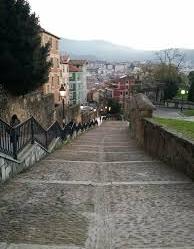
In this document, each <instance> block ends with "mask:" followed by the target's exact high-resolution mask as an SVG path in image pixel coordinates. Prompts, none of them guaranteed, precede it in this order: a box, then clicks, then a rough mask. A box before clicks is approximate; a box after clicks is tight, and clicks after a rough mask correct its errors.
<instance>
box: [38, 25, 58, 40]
mask: <svg viewBox="0 0 194 249" xmlns="http://www.w3.org/2000/svg"><path fill="white" fill-rule="evenodd" d="M40 32H41V33H45V34H48V35H51V36H53V37H55V38H57V39H58V40H60V39H61V38H60V37H58V36H56V35H53V34H52V33H50V32H48V31H46V30H45V29H43V28H41V30H40Z"/></svg>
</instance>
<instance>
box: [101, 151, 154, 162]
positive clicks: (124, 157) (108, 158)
mask: <svg viewBox="0 0 194 249" xmlns="http://www.w3.org/2000/svg"><path fill="white" fill-rule="evenodd" d="M118 159H120V160H121V161H123V162H124V161H146V160H152V158H151V157H150V156H148V155H147V154H145V153H144V152H142V153H139V152H137V153H135V152H134V151H132V152H128V153H126V152H120V153H104V159H103V161H105V162H114V161H118Z"/></svg>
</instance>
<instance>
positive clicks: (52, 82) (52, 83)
mask: <svg viewBox="0 0 194 249" xmlns="http://www.w3.org/2000/svg"><path fill="white" fill-rule="evenodd" d="M51 85H52V86H54V77H52V81H51Z"/></svg>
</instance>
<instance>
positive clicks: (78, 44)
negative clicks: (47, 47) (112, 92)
mask: <svg viewBox="0 0 194 249" xmlns="http://www.w3.org/2000/svg"><path fill="white" fill-rule="evenodd" d="M60 50H61V53H68V54H69V55H70V56H71V57H72V58H75V59H76V58H77V59H80V58H83V59H88V60H107V61H134V60H137V61H142V60H156V57H155V51H144V50H136V49H132V48H130V47H126V46H120V45H116V44H113V43H111V42H107V41H103V40H90V41H79V40H69V39H64V38H61V41H60ZM181 51H183V52H184V53H185V60H186V61H189V62H191V63H193V64H194V50H193V49H181Z"/></svg>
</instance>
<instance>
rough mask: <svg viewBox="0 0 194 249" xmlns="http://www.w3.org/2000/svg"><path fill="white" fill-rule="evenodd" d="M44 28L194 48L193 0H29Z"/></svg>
mask: <svg viewBox="0 0 194 249" xmlns="http://www.w3.org/2000/svg"><path fill="white" fill-rule="evenodd" d="M29 3H30V5H31V7H32V11H35V12H36V13H37V15H38V16H39V17H40V23H41V25H42V26H43V28H45V29H47V30H48V31H50V32H51V33H54V34H55V35H57V36H60V37H64V38H69V39H77V40H91V39H92V40H93V39H101V40H107V41H110V42H113V43H116V44H121V45H126V46H129V47H133V48H137V49H139V48H140V49H146V50H151V49H162V48H168V47H182V48H194V14H193V13H194V0H54V1H51V0H29Z"/></svg>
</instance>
